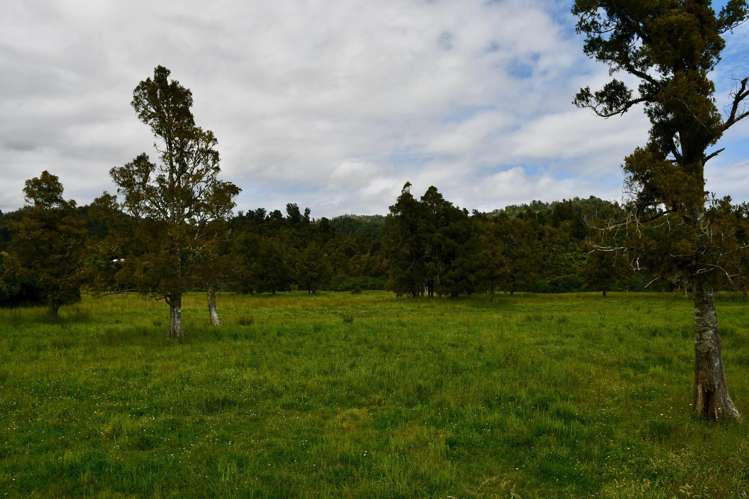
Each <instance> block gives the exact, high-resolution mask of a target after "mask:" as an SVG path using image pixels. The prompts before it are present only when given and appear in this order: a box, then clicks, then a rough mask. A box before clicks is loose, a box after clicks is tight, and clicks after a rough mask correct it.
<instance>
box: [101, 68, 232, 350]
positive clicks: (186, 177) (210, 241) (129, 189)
mask: <svg viewBox="0 0 749 499" xmlns="http://www.w3.org/2000/svg"><path fill="white" fill-rule="evenodd" d="M169 75H170V72H169V70H168V69H166V68H164V67H162V66H158V67H156V68H155V69H154V74H153V78H147V79H145V80H143V81H141V82H140V83H139V84H138V86H137V87H136V88H135V90H134V92H133V101H132V106H133V109H134V110H135V112H136V114H137V115H138V118H139V119H140V120H141V121H142V122H143V123H144V124H146V125H148V126H149V127H150V128H151V131H152V132H153V134H154V137H155V138H156V139H157V141H158V144H157V146H156V149H157V152H158V155H159V161H158V163H154V162H152V161H151V160H150V159H149V157H148V156H147V155H146V154H145V153H143V154H140V155H138V156H137V157H136V158H135V159H134V160H133V161H132V162H130V163H127V164H126V165H124V166H120V167H116V168H112V170H111V176H112V179H113V180H114V182H115V184H116V185H117V190H118V193H119V194H120V195H121V197H122V208H123V209H124V211H125V212H126V213H127V214H128V215H129V216H131V217H133V218H134V219H135V220H136V221H137V222H138V230H136V231H135V233H134V234H133V235H135V236H136V237H137V244H138V250H137V252H135V253H131V254H128V255H127V256H126V258H125V265H124V268H123V271H121V272H120V274H125V275H126V276H127V279H128V281H131V282H133V283H134V284H135V286H136V289H138V290H139V291H141V292H142V293H145V294H153V295H156V296H160V297H163V298H164V299H165V300H166V301H167V303H169V305H170V307H171V309H172V324H171V333H172V335H175V336H182V331H181V326H180V325H179V318H178V316H179V311H180V301H181V296H182V294H183V293H184V292H185V291H186V290H187V289H189V288H190V287H191V284H192V283H194V282H195V279H200V277H205V276H206V275H207V272H206V271H205V269H206V267H207V266H208V265H209V264H210V261H211V260H212V259H214V258H215V259H218V257H219V255H221V253H222V252H221V242H220V241H221V240H222V239H223V235H222V230H221V229H222V227H223V225H222V224H220V221H222V220H223V219H225V218H226V217H227V216H228V215H229V214H230V213H231V210H232V209H233V208H234V201H233V198H234V196H236V195H237V194H238V193H239V188H238V187H236V186H235V185H234V184H232V183H230V182H226V181H222V180H220V179H219V177H218V175H219V173H220V170H221V169H220V166H219V153H218V141H217V140H216V137H215V136H214V135H213V132H211V131H210V130H203V129H202V128H200V127H198V126H196V124H195V119H194V117H193V114H192V111H191V107H192V94H191V92H190V90H188V89H187V88H185V87H183V86H182V85H181V84H180V83H179V82H178V81H176V80H170V79H169ZM218 267H219V266H218V265H217V268H216V274H218V275H221V273H220V272H219V268H218ZM209 285H210V283H209ZM175 314H176V315H175Z"/></svg>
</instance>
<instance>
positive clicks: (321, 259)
mask: <svg viewBox="0 0 749 499" xmlns="http://www.w3.org/2000/svg"><path fill="white" fill-rule="evenodd" d="M331 273H332V270H331V268H330V260H329V258H328V255H327V253H325V251H324V249H323V248H322V247H320V245H319V244H318V243H317V242H314V241H313V242H310V243H309V244H308V245H307V247H306V248H304V249H302V250H300V251H299V252H298V254H297V259H296V275H297V277H296V281H297V283H298V284H299V286H300V287H301V288H302V289H305V290H306V291H307V294H310V295H313V294H315V293H317V290H318V289H320V288H321V287H322V286H324V285H325V284H327V283H328V281H330V275H331Z"/></svg>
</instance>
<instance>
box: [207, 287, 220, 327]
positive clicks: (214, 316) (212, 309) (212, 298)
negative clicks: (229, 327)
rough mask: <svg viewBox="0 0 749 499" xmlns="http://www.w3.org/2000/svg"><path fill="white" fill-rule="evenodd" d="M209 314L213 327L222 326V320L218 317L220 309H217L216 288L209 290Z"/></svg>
mask: <svg viewBox="0 0 749 499" xmlns="http://www.w3.org/2000/svg"><path fill="white" fill-rule="evenodd" d="M208 314H209V315H210V316H211V325H212V326H220V325H221V320H220V319H219V317H218V309H217V308H216V290H215V289H214V288H208Z"/></svg>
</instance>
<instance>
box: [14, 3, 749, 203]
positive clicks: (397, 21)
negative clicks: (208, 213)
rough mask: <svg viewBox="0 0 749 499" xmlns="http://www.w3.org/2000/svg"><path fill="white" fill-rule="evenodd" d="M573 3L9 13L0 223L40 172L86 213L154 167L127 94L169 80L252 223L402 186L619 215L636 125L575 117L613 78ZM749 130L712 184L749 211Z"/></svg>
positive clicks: (74, 7) (26, 8) (387, 195)
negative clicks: (582, 96) (157, 69)
mask: <svg viewBox="0 0 749 499" xmlns="http://www.w3.org/2000/svg"><path fill="white" fill-rule="evenodd" d="M569 8H570V2H569V1H561V0H495V1H491V0H459V1H457V0H450V1H448V0H377V1H371V0H336V1H334V2H333V1H329V0H274V1H266V0H231V1H230V0H223V1H213V2H204V1H197V0H195V1H182V2H160V1H154V0H148V1H142V0H129V1H128V2H122V1H115V0H97V1H90V0H48V1H45V0H3V15H2V17H0V74H1V75H2V77H1V78H0V113H1V114H0V116H2V118H1V119H0V185H1V186H2V189H1V190H0V209H2V210H9V209H14V208H17V207H19V206H21V205H22V203H23V197H22V194H21V189H22V186H23V181H24V179H27V178H30V177H32V176H36V175H37V174H38V173H39V172H40V171H41V170H43V169H48V170H50V171H51V172H53V173H55V174H57V175H59V176H60V177H61V179H62V181H63V183H64V185H65V188H66V194H67V196H69V197H73V198H75V199H76V200H78V201H79V202H81V203H85V202H88V201H90V200H91V199H92V198H93V197H95V196H96V195H98V194H99V193H101V192H102V191H103V190H109V191H112V190H113V189H114V188H113V185H112V184H111V182H110V180H109V176H108V172H109V169H110V168H111V167H112V166H115V165H120V164H123V163H125V162H127V161H129V160H131V159H132V158H133V157H134V156H136V155H137V154H138V153H139V152H142V151H146V152H150V151H151V144H152V142H153V139H152V137H151V136H150V132H149V131H148V129H147V128H146V127H145V126H144V125H142V124H141V123H139V122H138V120H137V119H136V117H135V114H134V112H133V110H132V109H131V107H130V100H131V96H132V89H133V88H134V87H135V85H136V84H137V83H138V81H140V80H142V79H144V78H145V77H147V76H149V75H150V74H151V73H152V71H153V68H154V66H156V65H158V64H161V65H164V66H167V67H168V68H170V69H171V70H172V75H173V76H174V77H175V78H176V79H178V80H180V82H182V83H183V84H184V85H185V86H187V87H188V88H190V89H191V90H192V91H193V94H194V98H195V108H194V111H195V115H196V118H197V121H198V123H199V124H200V125H201V126H203V127H205V128H209V129H211V130H213V131H214V132H215V133H216V135H217V137H218V139H219V145H220V150H221V154H222V168H223V170H224V172H225V175H226V177H228V178H229V179H231V180H233V181H234V182H235V183H237V184H238V185H240V186H241V187H242V189H243V192H242V194H241V196H240V202H239V205H240V208H241V209H248V208H255V207H261V206H262V207H266V208H281V207H283V206H284V205H285V204H286V203H287V202H297V203H298V204H300V205H301V206H309V207H310V208H311V209H312V212H313V216H331V215H337V214H343V213H366V214H371V213H384V212H385V211H386V210H387V206H388V205H389V204H392V202H393V200H394V198H395V197H396V196H397V194H398V192H399V191H400V188H401V186H402V185H403V184H404V183H405V182H406V181H411V182H412V183H413V184H414V187H415V190H416V191H417V192H418V193H420V192H421V191H423V190H424V189H425V188H426V187H427V186H429V185H431V184H434V185H436V186H437V187H439V188H440V190H441V191H443V192H444V193H445V195H446V196H447V197H448V199H451V200H453V201H455V202H456V203H457V204H459V205H461V206H465V207H468V208H476V209H482V210H490V209H494V208H497V207H501V206H504V205H507V204H512V203H519V202H525V201H530V200H533V199H541V200H554V199H561V198H564V197H571V196H588V195H590V194H594V195H598V196H602V197H605V198H609V199H620V198H621V194H622V175H621V172H620V169H619V165H620V164H621V161H622V158H623V157H624V156H625V155H626V154H627V152H629V151H630V150H631V149H632V148H633V147H634V146H635V145H638V144H642V143H643V142H644V141H645V138H646V132H647V123H646V122H645V120H644V119H643V117H642V113H641V112H640V110H636V111H633V112H631V113H629V114H628V115H626V116H625V117H624V118H621V119H612V120H600V119H598V118H596V117H594V116H592V115H591V114H590V113H588V112H585V111H579V110H576V109H574V108H573V106H572V105H571V100H572V97H573V96H574V94H575V92H576V90H577V89H578V88H579V87H580V86H585V85H591V86H598V85H599V84H600V83H602V82H604V81H605V80H606V78H607V69H606V68H605V67H602V66H600V65H597V64H595V63H593V62H590V61H588V60H586V59H585V57H584V56H583V55H582V52H581V43H580V40H579V39H578V38H577V37H576V35H575V33H574V19H573V18H572V17H571V15H570V14H569ZM747 53H749V26H747V25H744V26H742V27H741V28H739V29H738V30H737V31H736V32H735V33H734V34H733V35H731V36H730V37H729V49H728V50H727V52H726V56H725V59H724V62H723V63H722V65H721V67H720V69H719V70H718V72H717V74H716V75H715V77H716V79H718V80H719V81H720V82H722V83H721V84H720V85H719V91H720V96H721V101H720V104H721V108H722V109H726V108H727V106H728V104H727V102H728V95H729V92H730V90H731V88H732V86H733V85H735V84H736V80H737V79H739V78H740V77H743V76H746V75H749V58H747V57H746V54H747ZM747 139H749V120H747V123H744V124H743V125H742V126H740V127H736V129H734V130H733V131H731V133H730V135H728V136H727V137H726V138H725V139H724V141H723V145H724V146H726V147H728V150H727V152H726V153H725V154H724V155H723V156H721V157H720V158H719V159H717V160H715V161H714V162H713V163H712V164H711V166H710V170H709V177H710V187H711V188H712V189H714V190H716V191H718V192H719V193H722V194H731V195H733V196H734V197H735V198H736V199H738V200H742V201H745V200H747V201H749V140H747Z"/></svg>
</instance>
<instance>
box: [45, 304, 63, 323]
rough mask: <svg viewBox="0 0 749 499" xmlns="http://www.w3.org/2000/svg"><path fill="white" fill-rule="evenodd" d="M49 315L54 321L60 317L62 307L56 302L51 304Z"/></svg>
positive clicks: (48, 307) (49, 305)
mask: <svg viewBox="0 0 749 499" xmlns="http://www.w3.org/2000/svg"><path fill="white" fill-rule="evenodd" d="M47 313H48V314H49V316H50V317H51V318H52V319H57V318H58V317H60V305H58V304H57V303H55V302H49V304H48V305H47Z"/></svg>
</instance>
